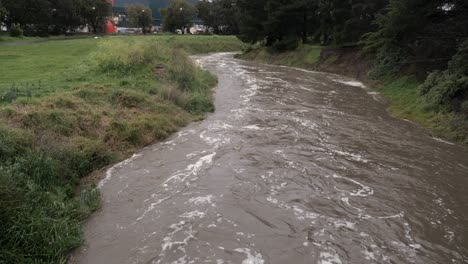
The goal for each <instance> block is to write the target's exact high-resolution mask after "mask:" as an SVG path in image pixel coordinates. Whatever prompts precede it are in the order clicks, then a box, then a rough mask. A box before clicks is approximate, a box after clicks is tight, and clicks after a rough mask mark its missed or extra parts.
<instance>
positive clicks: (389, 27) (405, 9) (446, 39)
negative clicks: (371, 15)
mask: <svg viewBox="0 0 468 264" xmlns="http://www.w3.org/2000/svg"><path fill="white" fill-rule="evenodd" d="M375 23H376V25H377V30H375V31H373V32H371V33H369V34H366V36H365V39H364V42H363V43H364V44H365V50H366V51H367V52H370V53H373V54H375V56H376V61H377V63H378V67H377V68H376V71H375V74H376V75H380V74H384V73H388V72H391V71H393V72H395V71H398V70H399V69H400V68H401V66H402V65H406V64H408V63H411V62H412V61H426V62H428V63H431V64H435V65H437V64H444V63H446V62H447V61H448V60H449V58H450V57H452V56H453V55H454V54H455V53H456V51H457V47H458V46H459V45H460V44H461V41H462V40H463V39H464V38H466V37H467V36H468V27H467V26H466V25H468V3H467V2H466V1H461V0H459V1H457V0H454V1H445V0H391V1H390V3H389V5H388V7H387V12H386V13H385V14H383V15H380V16H378V17H377V19H376V21H375ZM437 62H438V63H437Z"/></svg>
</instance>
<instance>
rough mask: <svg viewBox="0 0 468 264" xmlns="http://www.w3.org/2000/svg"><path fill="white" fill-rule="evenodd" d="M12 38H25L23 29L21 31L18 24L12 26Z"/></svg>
mask: <svg viewBox="0 0 468 264" xmlns="http://www.w3.org/2000/svg"><path fill="white" fill-rule="evenodd" d="M10 36H12V37H14V38H19V37H22V36H23V29H21V26H20V24H17V23H13V24H11V27H10Z"/></svg>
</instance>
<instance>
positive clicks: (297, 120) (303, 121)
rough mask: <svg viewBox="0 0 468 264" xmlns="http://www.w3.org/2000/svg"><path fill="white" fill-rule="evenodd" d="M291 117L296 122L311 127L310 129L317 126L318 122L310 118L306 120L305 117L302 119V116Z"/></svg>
mask: <svg viewBox="0 0 468 264" xmlns="http://www.w3.org/2000/svg"><path fill="white" fill-rule="evenodd" d="M291 119H292V120H293V121H294V122H296V123H299V124H300V125H301V126H303V127H306V128H309V129H315V128H317V124H316V123H314V122H312V121H310V120H305V119H301V118H298V117H292V118H291Z"/></svg>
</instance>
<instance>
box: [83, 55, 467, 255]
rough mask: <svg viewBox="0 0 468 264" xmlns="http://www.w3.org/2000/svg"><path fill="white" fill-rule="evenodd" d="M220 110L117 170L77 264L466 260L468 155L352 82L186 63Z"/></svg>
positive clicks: (220, 62)
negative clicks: (206, 82) (206, 74)
mask: <svg viewBox="0 0 468 264" xmlns="http://www.w3.org/2000/svg"><path fill="white" fill-rule="evenodd" d="M194 59H195V60H196V61H197V63H198V64H199V65H201V66H202V67H204V68H206V69H208V70H210V71H211V72H213V73H214V74H216V75H217V76H218V78H219V85H218V87H217V90H216V94H215V103H216V112H215V113H213V114H211V115H209V116H208V117H207V119H206V120H204V121H202V122H199V123H194V124H192V125H190V126H188V127H186V128H185V129H183V130H181V131H180V132H179V133H178V134H176V135H174V136H173V137H172V138H170V139H169V140H167V141H165V142H162V143H159V144H155V145H153V146H150V147H147V148H145V149H143V150H142V151H141V152H139V153H137V154H135V155H134V156H133V157H132V158H130V159H129V160H126V161H124V162H122V163H120V164H117V165H115V166H114V167H112V168H111V169H110V170H109V171H108V172H107V174H106V178H105V179H104V180H103V181H102V182H101V183H100V184H99V188H100V189H101V191H102V195H103V205H102V208H101V209H100V210H99V211H98V212H97V213H95V214H94V215H93V217H92V218H91V219H90V220H89V221H88V223H87V224H86V225H85V238H86V243H85V244H86V245H85V246H84V247H83V248H82V249H81V250H79V252H77V254H76V256H75V257H76V260H77V262H78V263H113V264H115V263H164V264H165V263H175V264H188V263H216V264H221V263H242V264H267V263H278V264H279V263H290V264H293V263H294V264H300V263H318V264H339V263H343V264H344V263H356V264H366V263H423V264H428V263H444V264H445V263H468V149H467V148H466V147H464V146H460V145H456V144H452V143H450V142H445V141H443V140H440V139H437V138H433V137H431V136H430V135H429V133H428V132H427V131H426V130H424V129H422V128H421V127H419V126H417V125H415V124H413V123H411V122H409V121H404V120H399V119H395V118H393V117H391V116H389V114H388V113H387V112H386V110H385V104H384V103H383V102H381V100H380V97H379V95H378V94H376V93H374V92H372V91H370V90H368V89H367V88H366V87H365V86H363V85H362V84H361V83H359V82H356V81H354V80H352V79H349V78H346V77H342V76H338V75H333V74H326V73H319V72H311V71H305V70H300V69H293V68H287V67H280V66H269V65H263V64H258V63H253V62H244V61H240V60H236V59H234V58H233V54H230V53H223V54H210V55H204V56H197V57H194Z"/></svg>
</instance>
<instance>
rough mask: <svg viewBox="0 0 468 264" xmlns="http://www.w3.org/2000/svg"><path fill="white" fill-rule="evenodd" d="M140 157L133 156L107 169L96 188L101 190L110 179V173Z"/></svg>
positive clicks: (137, 155) (139, 155) (138, 155)
mask: <svg viewBox="0 0 468 264" xmlns="http://www.w3.org/2000/svg"><path fill="white" fill-rule="evenodd" d="M141 156H142V154H133V156H132V157H131V158H129V159H126V160H124V161H122V162H119V163H117V164H116V165H114V166H112V167H111V168H109V169H108V170H107V171H106V177H105V178H104V179H102V180H101V181H100V182H99V184H98V186H97V188H98V189H101V188H102V186H104V184H106V183H107V182H108V181H109V180H110V179H111V178H112V173H114V170H115V169H117V168H121V167H123V166H125V165H128V164H129V163H131V162H133V161H134V160H135V159H136V158H138V157H141Z"/></svg>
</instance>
